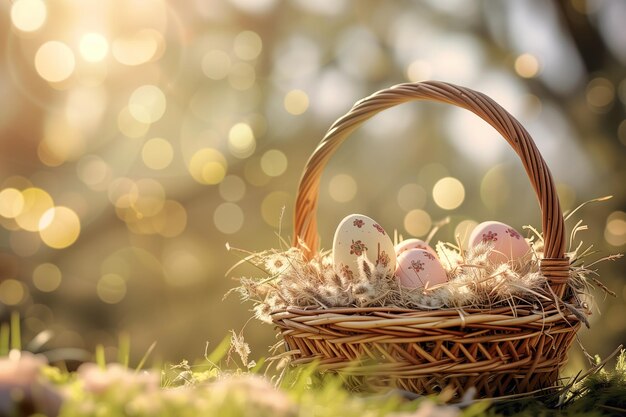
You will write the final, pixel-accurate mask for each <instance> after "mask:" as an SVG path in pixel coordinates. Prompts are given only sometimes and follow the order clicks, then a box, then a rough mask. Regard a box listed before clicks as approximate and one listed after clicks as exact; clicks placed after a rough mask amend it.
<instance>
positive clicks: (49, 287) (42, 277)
mask: <svg viewBox="0 0 626 417" xmlns="http://www.w3.org/2000/svg"><path fill="white" fill-rule="evenodd" d="M61 280H62V274H61V270H60V269H59V267H58V266H56V265H55V264H52V263H43V264H40V265H37V267H36V268H35V270H34V271H33V284H34V285H35V288H37V289H38V290H39V291H42V292H52V291H54V290H56V289H57V288H59V286H60V285H61Z"/></svg>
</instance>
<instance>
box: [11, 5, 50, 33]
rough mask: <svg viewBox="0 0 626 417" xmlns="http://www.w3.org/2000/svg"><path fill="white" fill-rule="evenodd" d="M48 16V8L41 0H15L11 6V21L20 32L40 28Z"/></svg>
mask: <svg viewBox="0 0 626 417" xmlns="http://www.w3.org/2000/svg"><path fill="white" fill-rule="evenodd" d="M47 17H48V8H47V7H46V3H45V2H44V1H42V0H16V1H15V2H13V5H12V6H11V22H12V23H13V26H15V27H16V28H18V29H19V30H21V31H22V32H34V31H36V30H38V29H40V28H41V27H42V26H43V25H44V23H45V22H46V18H47Z"/></svg>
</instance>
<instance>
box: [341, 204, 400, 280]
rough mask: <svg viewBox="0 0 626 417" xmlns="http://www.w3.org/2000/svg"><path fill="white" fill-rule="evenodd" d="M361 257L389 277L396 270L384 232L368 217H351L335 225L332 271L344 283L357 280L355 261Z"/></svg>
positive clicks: (391, 246) (393, 255)
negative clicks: (342, 279) (339, 276)
mask: <svg viewBox="0 0 626 417" xmlns="http://www.w3.org/2000/svg"><path fill="white" fill-rule="evenodd" d="M361 255H365V256H366V257H367V259H368V260H369V261H370V262H372V263H373V264H374V265H377V266H382V267H383V268H384V269H385V270H386V271H387V274H388V275H391V274H393V272H394V271H395V269H396V254H395V251H394V248H393V242H392V241H391V238H390V237H389V235H388V234H387V232H385V230H384V229H383V228H382V227H381V226H380V225H379V224H378V223H377V222H375V221H374V220H372V219H370V218H369V217H367V216H363V215H362V214H351V215H349V216H347V217H346V218H344V219H343V220H342V221H341V222H340V223H339V226H337V230H336V231H335V236H334V238H333V262H334V265H335V270H336V271H337V272H338V273H339V274H340V275H342V276H344V277H346V278H348V279H352V278H354V277H357V276H358V275H359V267H358V262H357V260H358V258H359V256H361Z"/></svg>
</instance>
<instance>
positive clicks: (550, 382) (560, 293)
mask: <svg viewBox="0 0 626 417" xmlns="http://www.w3.org/2000/svg"><path fill="white" fill-rule="evenodd" d="M413 100H429V101H435V102H442V103H448V104H452V105H455V106H459V107H462V108H464V109H466V110H469V111H471V112H473V113H475V114H476V115H478V116H479V117H481V118H482V119H483V120H485V121H486V122H487V123H489V124H490V125H491V126H493V127H494V128H495V129H496V130H497V131H498V132H499V133H500V134H501V135H502V136H503V137H504V139H506V140H507V142H508V143H509V144H510V146H511V147H512V148H513V149H514V150H515V152H516V153H517V155H518V156H519V158H520V160H521V162H522V164H523V166H524V168H525V170H526V173H527V175H528V178H529V180H530V182H531V184H532V186H533V188H534V190H535V193H536V195H537V198H538V201H539V206H540V209H541V212H542V232H543V237H544V244H545V248H544V258H543V259H542V260H541V264H540V269H541V272H542V274H543V275H544V276H545V277H546V279H547V282H548V283H549V286H550V289H551V291H552V292H553V293H554V299H553V300H552V302H544V303H543V304H542V305H532V306H530V305H520V306H516V307H514V308H511V307H508V306H507V307H499V308H492V309H490V310H479V309H469V308H468V309H463V310H459V309H441V310H435V311H417V310H409V309H398V308H383V307H366V308H348V307H346V308H334V309H310V310H309V309H301V308H287V309H285V310H282V311H277V312H274V313H273V314H272V320H273V322H274V324H275V325H276V326H277V327H278V329H279V331H280V333H281V335H282V337H283V339H284V341H285V347H286V349H287V351H288V352H289V354H291V356H292V363H293V364H303V363H309V362H313V361H316V362H318V363H319V365H320V367H321V368H322V369H326V370H334V371H339V373H340V374H341V375H342V376H344V377H345V378H346V379H347V380H348V381H349V382H352V383H354V384H355V385H367V386H368V387H374V388H375V387H397V388H401V389H405V390H408V391H412V392H415V393H418V394H431V393H436V392H439V391H441V390H442V389H444V388H446V387H448V388H452V389H454V391H455V392H456V394H457V396H460V395H462V394H463V393H465V392H466V391H467V390H469V389H470V388H472V387H473V388H475V389H476V390H477V394H478V396H479V397H496V396H503V395H511V394H520V393H528V392H532V391H535V390H538V389H544V388H553V387H555V386H558V383H559V370H560V368H561V367H562V366H563V365H564V364H565V362H566V361H567V351H568V348H569V347H570V345H571V343H572V341H573V339H574V337H575V335H576V331H577V330H578V329H579V327H580V321H579V320H578V319H577V317H576V316H575V315H574V314H572V313H570V312H569V310H568V309H567V308H566V306H565V305H564V304H563V303H562V299H563V298H564V297H565V298H566V299H567V298H569V295H568V294H570V295H571V293H570V292H569V291H566V290H567V280H568V278H569V264H570V263H569V259H568V258H567V257H566V256H565V230H564V224H563V223H564V222H563V215H562V211H561V207H560V204H559V199H558V196H557V193H556V187H555V185H554V182H553V179H552V175H551V174H550V171H549V169H548V167H547V166H546V163H545V161H544V159H543V157H542V156H541V154H540V153H539V151H538V150H537V147H536V146H535V143H534V142H533V140H532V138H531V136H530V134H529V133H528V132H527V131H526V130H525V129H524V127H523V126H522V125H521V124H520V123H519V122H518V121H517V120H516V119H515V118H514V117H513V116H511V115H510V114H509V113H508V112H507V111H506V110H504V109H503V108H502V107H500V105H498V104H497V103H496V102H494V101H493V100H492V99H490V98H489V97H487V96H486V95H484V94H482V93H479V92H476V91H473V90H471V89H468V88H464V87H459V86H456V85H452V84H448V83H444V82H437V81H428V82H421V83H408V84H400V85H397V86H394V87H391V88H389V89H385V90H381V91H378V92H376V93H374V94H373V95H371V96H369V97H367V98H365V99H363V100H361V101H359V102H357V103H356V104H355V105H354V107H353V108H352V109H351V110H350V111H349V112H348V113H347V114H346V115H344V116H343V117H341V118H340V119H338V120H337V121H336V122H335V123H334V124H333V125H332V126H331V128H330V129H329V130H328V132H327V133H326V135H325V136H324V138H323V139H322V141H321V142H320V144H319V146H318V147H317V148H316V149H315V151H314V152H313V154H312V155H311V157H310V158H309V161H308V162H307V165H306V167H305V169H304V173H303V176H302V178H301V181H300V186H299V189H298V195H297V199H296V205H295V218H294V221H295V229H294V246H299V247H300V248H302V249H303V250H305V251H307V253H308V254H309V255H310V256H313V255H315V254H316V251H317V248H318V240H319V236H318V232H317V222H316V215H317V213H316V210H317V203H318V196H319V186H320V178H321V175H322V172H323V170H324V167H325V166H326V163H327V162H328V160H329V159H330V157H331V156H332V155H333V153H334V152H335V151H336V149H337V148H338V147H339V146H340V145H341V144H342V142H343V141H344V140H345V139H346V138H347V137H348V136H349V135H350V133H352V132H353V131H354V130H355V129H357V128H358V127H359V126H360V125H361V124H362V123H363V122H364V121H366V120H367V119H369V118H371V117H372V116H374V115H375V114H377V113H378V112H380V111H382V110H385V109H387V108H390V107H393V106H395V105H398V104H401V103H404V102H408V101H413Z"/></svg>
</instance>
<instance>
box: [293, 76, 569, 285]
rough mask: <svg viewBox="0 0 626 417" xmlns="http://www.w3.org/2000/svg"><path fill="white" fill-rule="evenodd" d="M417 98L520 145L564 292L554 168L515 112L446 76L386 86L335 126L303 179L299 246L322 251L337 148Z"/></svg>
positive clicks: (553, 278)
mask: <svg viewBox="0 0 626 417" xmlns="http://www.w3.org/2000/svg"><path fill="white" fill-rule="evenodd" d="M413 100H432V101H435V102H442V103H448V104H452V105H455V106H458V107H461V108H464V109H466V110H469V111H471V112H473V113H475V114H476V115H477V116H479V117H480V118H482V119H483V120H485V121H486V122H487V123H489V124H490V125H491V126H493V127H494V128H495V129H496V130H497V131H498V132H499V133H500V134H501V135H502V136H503V137H504V139H506V141H507V142H508V143H509V145H511V147H512V148H513V150H515V152H516V153H517V155H518V156H519V157H520V159H521V161H522V164H523V165H524V169H525V170H526V174H527V175H528V178H529V179H530V182H531V184H532V186H533V188H534V189H535V193H536V195H537V199H538V200H539V206H540V208H541V212H542V230H543V236H544V245H545V248H544V258H543V259H542V260H541V271H542V273H543V274H544V276H545V277H546V278H547V279H548V282H549V283H550V286H551V287H552V289H553V291H554V292H555V294H556V295H558V296H559V297H562V296H563V294H564V291H565V284H566V283H567V279H568V278H569V259H568V258H566V257H565V230H564V224H563V213H562V211H561V206H560V203H559V198H558V195H557V192H556V187H555V185H554V181H553V179H552V175H551V174H550V170H549V169H548V167H547V165H546V163H545V161H544V159H543V157H542V156H541V154H540V153H539V150H537V147H536V145H535V143H534V141H533V139H532V138H531V136H530V134H529V133H528V132H527V131H526V129H524V127H523V126H522V125H521V124H520V123H519V122H518V121H517V120H516V119H515V118H514V117H513V116H511V114H509V113H508V112H507V111H506V110H504V109H503V108H502V107H501V106H500V105H499V104H497V103H496V102H495V101H493V100H492V99H491V98H489V97H487V96H486V95H484V94H482V93H479V92H477V91H474V90H471V89H469V88H465V87H460V86H456V85H453V84H449V83H445V82H441V81H425V82H420V83H406V84H399V85H396V86H393V87H391V88H388V89H385V90H380V91H378V92H376V93H374V94H372V95H371V96H369V97H366V98H364V99H362V100H360V101H358V102H357V103H356V104H355V105H354V106H353V107H352V109H351V110H350V111H349V112H348V113H347V114H346V115H344V116H343V117H341V118H340V119H338V120H337V121H336V122H335V123H334V124H333V125H332V126H331V127H330V129H329V130H328V132H326V135H325V136H324V138H323V139H322V141H321V142H320V144H319V145H318V146H317V148H316V149H315V151H314V152H313V154H312V155H311V157H310V158H309V160H308V162H307V164H306V166H305V169H304V172H303V174H302V178H301V179H300V185H299V187H298V195H297V198H296V205H295V216H294V243H293V244H294V246H298V247H300V248H302V249H303V250H304V251H305V253H306V254H307V256H309V257H312V256H314V255H315V254H316V253H317V245H318V240H319V235H318V232H317V203H318V197H319V186H320V178H321V176H322V172H323V170H324V167H325V166H326V163H327V162H328V160H329V159H330V157H331V156H332V154H333V153H334V152H335V150H336V149H337V148H338V147H339V146H340V145H341V144H342V143H343V141H344V140H345V139H346V138H347V137H348V135H350V133H352V132H353V131H354V130H356V129H357V128H358V127H359V126H360V125H361V124H362V123H363V122H365V121H366V120H368V119H369V118H371V117H372V116H374V115H375V114H377V113H378V112H380V111H382V110H385V109H388V108H390V107H393V106H395V105H398V104H402V103H405V102H408V101H413Z"/></svg>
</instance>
